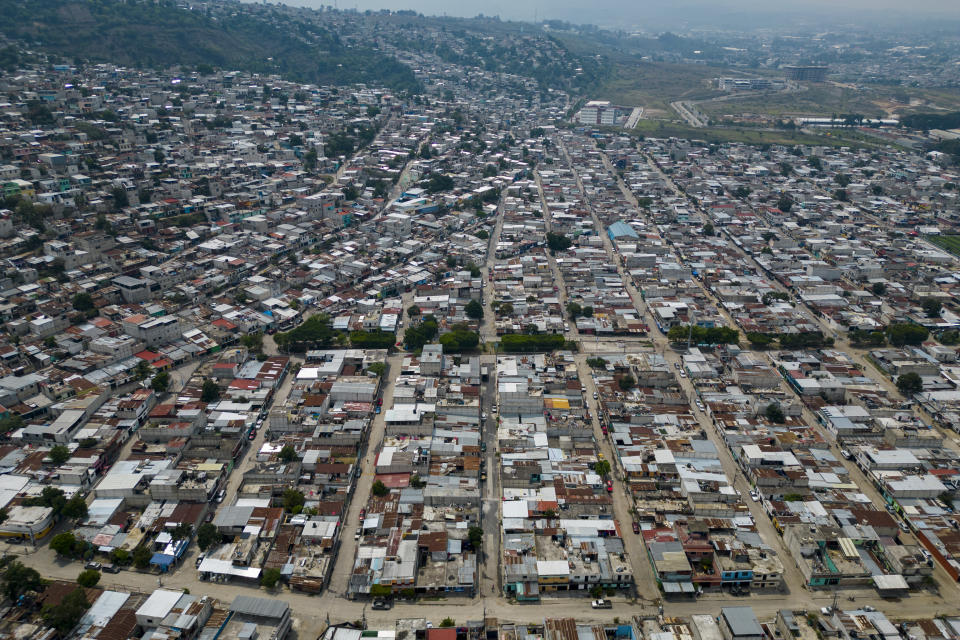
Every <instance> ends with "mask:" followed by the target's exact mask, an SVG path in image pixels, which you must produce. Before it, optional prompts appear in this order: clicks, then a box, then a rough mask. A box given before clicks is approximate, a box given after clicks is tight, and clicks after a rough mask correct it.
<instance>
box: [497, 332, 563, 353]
mask: <svg viewBox="0 0 960 640" xmlns="http://www.w3.org/2000/svg"><path fill="white" fill-rule="evenodd" d="M565 345H566V341H565V340H564V338H563V336H562V335H558V334H555V333H548V334H542V335H528V334H519V333H509V334H507V335H505V336H501V337H500V350H501V351H507V352H510V353H530V352H535V351H555V350H557V349H563V348H564V346H565Z"/></svg>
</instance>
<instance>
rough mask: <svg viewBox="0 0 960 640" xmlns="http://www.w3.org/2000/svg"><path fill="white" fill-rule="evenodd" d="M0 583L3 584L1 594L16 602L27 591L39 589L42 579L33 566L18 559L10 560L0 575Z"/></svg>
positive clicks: (41, 585) (42, 583)
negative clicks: (26, 564)
mask: <svg viewBox="0 0 960 640" xmlns="http://www.w3.org/2000/svg"><path fill="white" fill-rule="evenodd" d="M0 583H2V585H3V595H5V596H6V597H7V598H9V599H10V600H12V601H14V602H16V600H17V598H19V597H20V596H21V595H22V594H24V593H26V592H28V591H39V590H40V589H41V587H43V585H44V580H43V578H42V577H41V576H40V573H39V572H38V571H37V570H36V569H34V568H33V567H28V566H25V565H24V564H23V563H21V562H20V561H19V560H11V561H10V563H9V564H8V565H7V567H6V569H5V570H4V572H3V576H2V577H0Z"/></svg>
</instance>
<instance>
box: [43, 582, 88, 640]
mask: <svg viewBox="0 0 960 640" xmlns="http://www.w3.org/2000/svg"><path fill="white" fill-rule="evenodd" d="M89 608H90V603H89V602H87V596H86V595H85V594H84V592H83V589H80V588H77V589H74V590H73V591H71V592H70V593H68V594H67V595H66V596H64V598H63V600H61V601H60V604H59V605H52V604H47V605H44V606H43V609H42V610H41V612H40V615H41V617H42V618H43V621H44V622H45V623H47V625H49V626H51V627H53V628H54V629H56V630H57V631H58V632H60V633H61V634H62V635H64V636H65V635H66V634H67V633H69V632H70V630H71V629H73V628H74V627H76V626H77V623H78V622H80V618H82V617H83V614H84V613H86V611H87V609H89Z"/></svg>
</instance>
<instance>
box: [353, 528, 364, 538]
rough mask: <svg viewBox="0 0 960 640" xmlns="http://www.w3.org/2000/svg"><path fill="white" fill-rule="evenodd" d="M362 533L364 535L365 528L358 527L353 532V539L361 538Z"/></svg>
mask: <svg viewBox="0 0 960 640" xmlns="http://www.w3.org/2000/svg"><path fill="white" fill-rule="evenodd" d="M361 535H363V529H361V528H360V527H357V530H356V531H355V532H354V534H353V539H354V540H359V539H360V536H361Z"/></svg>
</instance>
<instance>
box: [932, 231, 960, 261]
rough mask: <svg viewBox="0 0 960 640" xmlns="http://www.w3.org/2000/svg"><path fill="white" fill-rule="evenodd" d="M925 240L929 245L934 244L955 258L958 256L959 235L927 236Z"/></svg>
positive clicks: (959, 249) (959, 248)
mask: <svg viewBox="0 0 960 640" xmlns="http://www.w3.org/2000/svg"><path fill="white" fill-rule="evenodd" d="M926 239H927V242H929V243H930V244H935V245H937V246H938V247H940V248H941V249H943V250H944V251H949V252H950V253H952V254H953V255H955V256H960V235H953V236H927V237H926Z"/></svg>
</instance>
